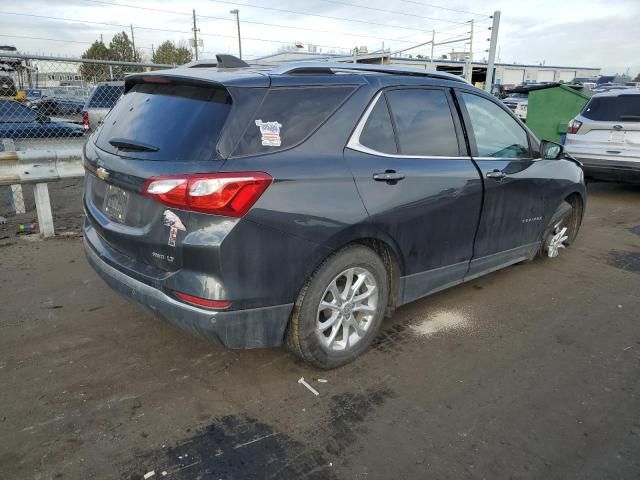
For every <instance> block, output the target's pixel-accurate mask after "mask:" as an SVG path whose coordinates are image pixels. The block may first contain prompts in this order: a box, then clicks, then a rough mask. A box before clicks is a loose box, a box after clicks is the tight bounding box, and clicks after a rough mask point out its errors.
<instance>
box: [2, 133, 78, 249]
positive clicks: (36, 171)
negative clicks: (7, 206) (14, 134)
mask: <svg viewBox="0 0 640 480" xmlns="http://www.w3.org/2000/svg"><path fill="white" fill-rule="evenodd" d="M2 143H3V146H4V149H5V151H3V152H0V186H4V185H9V186H10V187H11V190H10V191H11V195H12V196H13V197H20V201H18V202H15V200H14V203H15V204H16V213H24V201H23V200H22V185H24V184H35V188H34V190H33V195H34V199H35V203H36V214H37V215H38V225H39V228H40V234H41V235H42V236H43V237H45V238H46V237H52V236H54V235H55V229H54V226H53V214H52V213H51V200H50V199H49V187H48V185H47V182H52V181H58V180H61V179H63V178H77V177H82V176H84V167H83V165H82V144H76V145H70V146H65V147H60V148H57V149H39V150H17V151H16V150H13V149H12V147H13V142H12V141H11V140H8V139H3V141H2Z"/></svg>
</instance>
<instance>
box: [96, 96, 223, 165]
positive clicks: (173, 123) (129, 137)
mask: <svg viewBox="0 0 640 480" xmlns="http://www.w3.org/2000/svg"><path fill="white" fill-rule="evenodd" d="M230 109H231V97H230V96H229V93H228V92H227V91H226V90H225V89H220V88H211V87H200V86H192V85H158V84H139V85H135V86H134V87H133V88H132V89H131V90H130V91H129V92H127V94H126V95H124V96H123V97H122V98H121V99H120V101H119V102H118V103H117V104H116V106H115V107H114V108H113V110H112V111H111V113H110V114H109V116H108V117H107V119H106V120H105V123H104V125H103V127H102V129H101V130H100V136H99V137H98V140H97V142H96V144H97V146H98V147H99V148H101V149H103V150H106V151H109V152H112V153H117V154H118V155H120V156H125V157H132V158H140V159H148V160H166V161H169V160H170V161H179V162H180V161H183V162H184V161H198V160H212V159H214V158H215V156H216V144H217V142H218V138H219V136H220V131H221V130H222V127H223V126H224V123H225V120H226V118H227V115H228V114H229V110H230ZM116 139H117V140H118V141H117V142H116ZM110 141H111V143H110ZM122 142H125V143H127V142H129V143H131V144H133V145H142V146H144V147H145V148H143V149H140V150H138V149H136V148H127V147H125V148H122V147H120V149H118V148H116V147H115V146H114V145H113V143H116V144H117V143H122Z"/></svg>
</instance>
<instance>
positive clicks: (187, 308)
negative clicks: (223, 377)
mask: <svg viewBox="0 0 640 480" xmlns="http://www.w3.org/2000/svg"><path fill="white" fill-rule="evenodd" d="M84 247H85V253H86V256H87V260H88V261H89V264H90V265H91V267H92V268H93V269H94V270H95V271H96V273H97V274H98V275H99V276H100V277H102V279H103V280H104V281H105V282H106V283H107V284H108V285H109V286H110V287H111V288H113V289H114V290H115V291H117V292H119V293H121V294H122V295H125V296H127V297H129V298H131V299H133V300H135V301H137V302H138V303H140V304H142V305H144V306H145V307H147V308H148V309H149V310H151V311H152V312H153V313H154V314H155V315H157V316H158V317H160V318H162V319H164V320H166V321H167V322H169V323H171V324H173V325H175V326H177V327H179V328H181V329H182V330H185V331H187V332H189V333H192V334H195V335H198V336H201V337H204V338H206V339H207V340H210V341H212V342H214V343H218V344H222V345H224V346H225V347H228V348H263V347H274V346H278V345H281V344H282V342H283V339H284V332H285V329H286V326H287V323H288V321H289V315H290V313H291V310H292V309H293V304H286V305H277V306H273V307H264V308H254V309H247V310H236V311H228V312H215V311H211V310H206V309H202V308H198V307H194V306H191V305H187V304H185V303H182V302H179V301H177V300H176V299H174V298H172V297H170V296H168V295H167V294H165V293H164V292H162V291H161V290H159V289H157V288H155V287H152V286H150V285H147V284H146V283H143V282H141V281H139V280H136V279H135V278H132V277H130V276H128V275H126V274H125V273H123V272H121V271H120V270H118V269H117V268H115V267H114V266H112V265H110V264H109V263H107V262H106V261H105V260H104V259H103V258H101V257H100V255H99V254H98V253H97V252H96V251H95V249H94V248H93V247H92V245H91V244H90V243H89V240H87V238H86V236H85V240H84Z"/></svg>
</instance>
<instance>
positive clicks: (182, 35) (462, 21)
mask: <svg viewBox="0 0 640 480" xmlns="http://www.w3.org/2000/svg"><path fill="white" fill-rule="evenodd" d="M53 5H55V8H52V6H53ZM236 8H237V9H238V10H239V12H240V13H239V16H240V28H241V38H242V49H243V56H244V57H245V58H247V59H255V58H259V57H260V56H264V55H268V54H270V53H274V52H276V51H277V50H278V49H282V48H287V46H289V45H291V44H293V43H294V42H303V43H305V44H309V43H311V44H314V45H317V46H318V47H317V48H318V49H319V50H320V51H321V52H323V53H330V52H336V53H346V52H348V51H350V50H351V49H353V48H354V47H359V46H366V47H367V48H368V50H369V51H370V52H371V51H375V50H377V49H380V48H382V47H383V45H384V48H385V49H391V51H394V52H395V51H399V50H404V49H406V48H409V47H412V46H415V45H419V44H421V43H424V42H428V41H429V40H431V37H432V31H433V30H435V31H436V34H435V38H436V43H440V42H445V41H449V40H457V39H461V41H460V42H457V43H451V44H448V45H440V46H438V47H436V48H435V56H440V55H443V54H447V53H449V52H450V51H451V50H452V49H454V50H456V51H461V50H464V49H469V45H468V44H467V43H468V41H465V40H463V39H465V38H467V37H468V36H469V31H470V23H469V21H470V20H471V19H473V20H474V35H473V46H472V48H473V56H474V59H478V60H481V59H483V58H486V56H487V52H486V51H487V49H488V47H489V42H488V38H489V36H490V34H491V32H490V31H489V30H488V28H489V27H490V26H491V22H492V20H491V18H490V15H492V14H493V11H495V10H500V11H501V22H500V28H499V35H498V47H499V60H500V61H502V62H508V63H524V64H542V63H544V64H546V65H555V66H575V67H599V68H601V69H602V73H605V74H612V73H626V72H627V70H628V71H629V73H630V74H631V75H632V76H634V77H635V75H636V74H638V73H639V72H640V55H638V51H639V50H640V28H639V27H638V19H640V0H609V1H605V0H529V1H526V0H494V1H491V0H488V1H487V0H482V1H477V0H476V1H472V0H446V1H445V0H429V1H423V0H308V1H305V2H301V1H293V0H240V1H239V2H234V1H227V0H225V1H213V0H189V1H181V0H172V1H168V0H68V1H64V0H56V1H52V0H19V1H16V0H2V2H0V44H4V45H14V46H16V47H17V48H18V50H20V51H21V52H25V53H39V54H45V55H58V56H71V57H77V56H79V55H80V54H81V53H82V52H83V51H84V50H86V49H87V48H88V47H89V46H90V44H91V43H92V42H93V41H94V40H96V39H99V38H100V36H101V35H102V38H103V39H104V41H105V43H106V44H108V41H109V40H110V39H111V37H112V36H113V35H114V34H116V33H118V32H119V31H122V30H123V29H126V31H127V33H129V31H130V25H133V29H134V36H135V43H136V48H137V49H138V50H140V51H141V52H143V54H144V55H145V56H147V57H150V56H151V51H152V46H155V47H157V46H158V45H159V44H160V43H162V42H163V41H165V40H172V41H174V42H176V43H179V42H188V40H189V38H191V37H192V35H193V33H192V31H191V29H192V27H193V18H192V11H193V10H194V9H195V11H196V21H197V27H198V28H199V30H200V32H199V35H200V38H201V39H202V40H203V43H204V46H203V48H202V49H201V58H203V57H204V58H213V56H214V55H215V53H231V54H236V55H237V53H238V41H237V30H236V23H235V16H234V15H233V14H231V13H230V10H232V9H236ZM430 53H431V47H430V46H423V47H419V48H415V49H412V50H406V51H405V52H404V53H403V54H404V55H409V54H412V55H417V54H422V55H430Z"/></svg>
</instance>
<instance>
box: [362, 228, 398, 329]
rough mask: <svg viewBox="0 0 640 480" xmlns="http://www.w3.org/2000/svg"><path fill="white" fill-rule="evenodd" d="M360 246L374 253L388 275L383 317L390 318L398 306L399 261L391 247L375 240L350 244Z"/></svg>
mask: <svg viewBox="0 0 640 480" xmlns="http://www.w3.org/2000/svg"><path fill="white" fill-rule="evenodd" d="M354 243H355V244H358V243H359V244H361V245H364V246H366V247H369V248H370V249H372V250H373V251H374V252H376V253H377V254H378V255H379V256H380V258H381V259H382V263H384V266H385V268H386V269H387V273H388V274H389V303H388V304H387V311H386V312H385V315H386V316H387V317H390V316H391V315H393V312H394V310H395V309H396V306H397V305H398V293H399V290H400V289H399V288H398V287H399V286H400V275H401V268H400V260H399V259H398V257H397V255H396V253H395V252H394V250H393V248H391V246H390V245H389V244H388V243H386V242H384V241H382V240H380V239H377V238H361V239H358V240H355V241H353V242H350V243H349V245H351V244H354Z"/></svg>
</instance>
